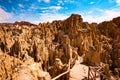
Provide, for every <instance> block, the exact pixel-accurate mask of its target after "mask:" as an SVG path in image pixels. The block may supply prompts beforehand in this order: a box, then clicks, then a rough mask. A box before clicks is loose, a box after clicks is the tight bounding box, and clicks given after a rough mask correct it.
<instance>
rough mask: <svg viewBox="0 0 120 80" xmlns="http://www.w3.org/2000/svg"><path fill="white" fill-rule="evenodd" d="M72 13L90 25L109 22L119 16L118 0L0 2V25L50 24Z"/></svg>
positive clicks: (119, 0)
mask: <svg viewBox="0 0 120 80" xmlns="http://www.w3.org/2000/svg"><path fill="white" fill-rule="evenodd" d="M72 13H77V14H80V15H82V17H83V20H84V21H88V22H90V23H91V22H98V23H99V22H101V21H105V20H111V19H112V18H114V17H117V16H120V0H0V23H3V22H15V21H29V22H32V23H39V22H47V21H50V22H51V21H53V20H63V19H66V18H67V17H69V16H70V15H71V14H72Z"/></svg>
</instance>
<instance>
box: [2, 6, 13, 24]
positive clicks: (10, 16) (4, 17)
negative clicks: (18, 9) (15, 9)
mask: <svg viewBox="0 0 120 80" xmlns="http://www.w3.org/2000/svg"><path fill="white" fill-rule="evenodd" d="M12 16H13V14H12V13H8V12H6V11H4V10H3V9H2V8H0V22H6V20H7V19H10V18H12Z"/></svg>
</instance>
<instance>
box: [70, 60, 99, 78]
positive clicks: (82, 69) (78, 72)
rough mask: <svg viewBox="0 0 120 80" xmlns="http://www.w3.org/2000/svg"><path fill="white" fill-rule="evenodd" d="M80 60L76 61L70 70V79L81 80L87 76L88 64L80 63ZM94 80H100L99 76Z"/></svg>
mask: <svg viewBox="0 0 120 80" xmlns="http://www.w3.org/2000/svg"><path fill="white" fill-rule="evenodd" d="M80 62H81V61H80V60H79V61H76V63H75V65H74V66H73V68H72V69H71V70H70V80H82V79H84V78H85V77H88V66H86V65H83V64H80ZM84 80H87V79H84ZM96 80H100V78H96Z"/></svg>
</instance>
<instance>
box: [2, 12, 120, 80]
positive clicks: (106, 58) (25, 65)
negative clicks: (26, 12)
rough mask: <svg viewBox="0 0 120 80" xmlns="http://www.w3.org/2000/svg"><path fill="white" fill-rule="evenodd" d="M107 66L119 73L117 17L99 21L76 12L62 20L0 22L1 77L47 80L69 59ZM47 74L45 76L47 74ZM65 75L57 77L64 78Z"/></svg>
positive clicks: (119, 23) (13, 79) (3, 78)
mask: <svg viewBox="0 0 120 80" xmlns="http://www.w3.org/2000/svg"><path fill="white" fill-rule="evenodd" d="M79 56H82V57H83V63H84V64H87V65H92V66H98V65H100V64H101V63H103V64H107V65H108V69H109V70H112V71H113V73H114V74H115V75H118V76H120V75H119V74H116V73H120V17H118V18H114V19H113V20H111V21H106V22H103V23H100V24H97V23H92V24H89V23H87V22H83V19H82V17H81V16H80V15H78V14H72V15H71V16H70V17H69V18H67V19H66V20H63V21H53V22H52V23H49V22H48V23H40V24H39V25H34V24H31V23H29V22H24V21H23V22H15V23H1V24H0V79H2V80H5V79H8V80H10V79H12V80H22V79H23V78H24V77H26V78H25V80H49V79H51V78H53V77H55V76H57V75H58V74H60V73H62V72H64V71H66V70H67V67H68V62H69V59H71V58H73V59H75V60H77V59H78V58H79ZM46 76H47V77H46ZM67 79H68V76H67V75H65V76H63V77H61V78H60V80H67Z"/></svg>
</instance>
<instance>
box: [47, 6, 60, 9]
mask: <svg viewBox="0 0 120 80" xmlns="http://www.w3.org/2000/svg"><path fill="white" fill-rule="evenodd" d="M49 8H50V9H55V10H59V9H61V8H62V7H61V6H50V7H49Z"/></svg>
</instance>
